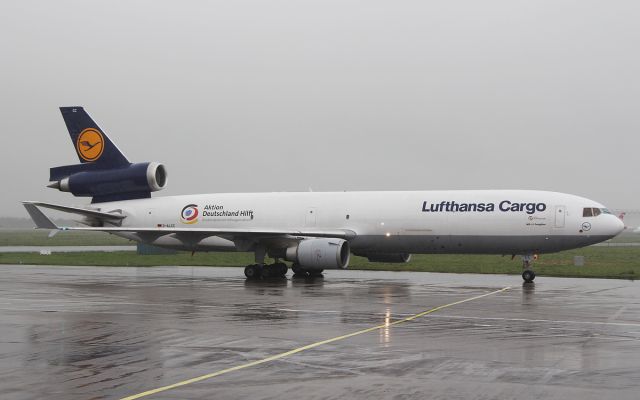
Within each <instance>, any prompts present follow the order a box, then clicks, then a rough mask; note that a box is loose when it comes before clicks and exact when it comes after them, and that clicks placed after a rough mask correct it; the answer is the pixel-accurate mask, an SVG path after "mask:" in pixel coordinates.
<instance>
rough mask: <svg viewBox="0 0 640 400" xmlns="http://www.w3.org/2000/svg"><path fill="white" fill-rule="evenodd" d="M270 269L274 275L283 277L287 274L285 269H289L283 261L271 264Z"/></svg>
mask: <svg viewBox="0 0 640 400" xmlns="http://www.w3.org/2000/svg"><path fill="white" fill-rule="evenodd" d="M271 268H272V271H273V272H274V275H277V276H281V277H284V276H286V275H287V270H288V269H289V267H287V264H285V263H275V264H273V265H272V266H271Z"/></svg>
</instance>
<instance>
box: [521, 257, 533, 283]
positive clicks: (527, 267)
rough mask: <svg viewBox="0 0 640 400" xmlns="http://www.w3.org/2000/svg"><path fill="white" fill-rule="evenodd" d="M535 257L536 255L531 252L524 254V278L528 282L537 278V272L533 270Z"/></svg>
mask: <svg viewBox="0 0 640 400" xmlns="http://www.w3.org/2000/svg"><path fill="white" fill-rule="evenodd" d="M533 259H534V256H533V255H531V254H527V255H524V256H522V269H523V271H522V279H524V281H525V282H526V283H531V282H533V280H534V279H536V273H535V272H533V268H532V265H533Z"/></svg>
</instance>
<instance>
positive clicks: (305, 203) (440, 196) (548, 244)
mask: <svg viewBox="0 0 640 400" xmlns="http://www.w3.org/2000/svg"><path fill="white" fill-rule="evenodd" d="M188 206H191V207H188ZM94 208H98V209H99V210H100V211H102V212H113V211H115V210H121V211H120V212H122V213H123V214H124V215H126V218H125V219H124V220H123V223H122V226H123V227H127V226H130V227H158V228H176V227H177V228H179V227H192V228H228V229H267V230H268V229H276V228H277V229H295V230H313V229H327V230H328V229H332V230H336V229H342V230H346V231H350V232H353V233H355V235H354V237H353V238H350V239H349V243H350V246H351V250H352V251H353V252H354V253H356V254H363V255H366V254H371V253H491V254H532V253H544V252H554V251H559V250H566V249H571V248H577V247H582V246H586V245H589V244H593V243H597V242H600V241H603V240H606V239H609V238H611V237H613V236H615V235H617V234H618V233H620V232H621V231H622V229H623V227H624V225H623V223H622V222H621V221H620V220H619V219H618V218H617V217H616V216H614V215H611V214H609V213H608V211H607V210H606V209H605V208H604V206H603V205H601V204H599V203H597V202H594V201H592V200H589V199H586V198H582V197H578V196H574V195H569V194H563V193H556V192H545V191H530V190H460V191H407V192H325V193H322V192H308V193H307V192H304V193H235V194H201V195H186V196H169V197H156V198H151V199H141V200H127V201H120V202H110V203H98V204H94ZM187 208H190V210H189V209H187ZM585 208H594V209H596V208H597V209H599V210H603V211H601V212H600V213H599V215H597V216H583V215H584V214H585V213H584V209H585ZM194 214H196V215H195V217H194ZM120 235H122V236H125V237H128V238H131V239H134V240H137V241H141V242H147V243H151V244H155V245H158V246H164V247H171V248H176V249H185V250H201V251H207V250H211V251H234V250H237V249H239V248H238V246H237V243H236V242H234V241H231V240H228V239H226V238H224V237H217V236H208V237H203V238H202V239H201V240H198V241H197V242H193V240H190V241H185V240H184V239H181V237H180V236H179V235H157V236H154V235H138V234H135V233H121V234H120ZM241 250H242V249H241Z"/></svg>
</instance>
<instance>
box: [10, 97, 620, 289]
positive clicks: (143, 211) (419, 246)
mask: <svg viewBox="0 0 640 400" xmlns="http://www.w3.org/2000/svg"><path fill="white" fill-rule="evenodd" d="M60 111H61V112H62V116H63V119H64V121H65V124H66V126H67V129H68V131H69V134H70V136H71V140H72V143H73V145H74V148H75V150H76V153H77V156H78V158H79V160H80V164H73V165H66V166H61V167H54V168H51V169H50V176H49V181H50V182H51V183H50V184H49V185H48V187H50V188H54V189H58V190H60V191H63V192H70V193H71V194H73V195H74V196H79V197H91V204H90V205H88V206H86V207H69V206H64V205H58V204H51V203H44V202H37V201H25V202H23V204H24V207H25V208H26V210H27V212H28V213H29V215H30V216H31V218H32V219H33V221H34V222H35V224H36V227H37V228H39V229H50V230H52V233H53V232H56V231H101V232H108V233H111V234H115V235H118V236H121V237H124V238H127V239H131V240H134V241H136V242H141V243H146V244H150V245H154V246H159V247H163V248H169V249H177V250H187V251H191V252H196V251H243V252H253V253H254V255H255V263H254V264H251V265H248V266H246V267H245V270H244V272H245V276H246V277H247V278H248V279H260V278H265V277H273V276H277V277H281V276H285V275H286V274H287V272H288V269H289V267H288V266H287V264H286V263H285V262H284V261H289V262H291V263H292V264H291V270H292V271H293V273H294V274H295V275H302V276H313V275H318V274H320V273H322V272H323V271H324V270H329V269H346V268H347V267H348V265H349V260H350V255H351V254H352V253H353V254H355V255H358V256H363V257H366V258H368V260H369V261H371V262H385V263H405V262H408V261H409V260H410V258H411V254H498V255H512V257H515V256H516V255H519V256H521V257H522V268H523V272H522V278H523V279H524V281H525V282H533V280H534V279H535V272H534V270H533V266H532V261H533V259H534V258H535V257H534V256H536V255H537V254H541V253H550V252H557V251H561V250H568V249H574V248H579V247H583V246H588V245H591V244H594V243H598V242H602V241H604V240H607V239H610V238H612V237H614V236H616V235H618V234H619V233H620V232H622V230H623V229H624V224H623V222H622V221H621V220H620V219H619V218H618V217H616V216H615V215H613V214H612V213H611V212H610V211H609V210H608V209H607V208H606V207H604V206H603V205H602V204H600V203H597V202H595V201H593V200H589V199H586V198H583V197H579V196H574V195H571V194H564V193H557V192H549V191H538V190H444V191H443V190H438V191H386V192H385V191H375V192H374V191H370V192H366V191H363V192H300V193H236V194H233V193H224V194H196V195H181V196H166V197H151V193H152V192H156V191H159V190H161V189H164V188H165V187H166V185H167V181H168V180H167V169H166V168H165V166H164V165H163V164H160V163H158V162H144V163H131V162H130V161H129V160H128V159H127V157H125V155H124V154H123V153H122V152H121V151H120V150H119V149H118V147H117V146H116V145H115V144H114V143H113V142H112V141H111V139H109V137H108V136H107V135H106V134H105V132H104V131H103V130H102V129H101V128H100V127H99V126H98V125H97V124H96V123H95V122H94V121H93V119H92V118H91V117H90V116H89V114H87V112H86V111H85V110H84V108H83V107H79V106H77V107H61V108H60ZM85 142H86V143H89V144H90V146H86V143H85ZM42 208H46V209H53V210H58V211H64V212H67V213H71V214H76V215H78V216H80V217H81V218H82V220H81V221H80V222H81V223H82V224H83V225H85V226H77V227H68V226H57V225H56V224H55V223H53V221H52V220H51V219H50V218H49V217H47V216H46V215H45V214H44V213H43V212H42V210H41V209H42ZM267 258H272V259H273V260H274V262H273V263H271V264H267V263H265V260H266V259H267Z"/></svg>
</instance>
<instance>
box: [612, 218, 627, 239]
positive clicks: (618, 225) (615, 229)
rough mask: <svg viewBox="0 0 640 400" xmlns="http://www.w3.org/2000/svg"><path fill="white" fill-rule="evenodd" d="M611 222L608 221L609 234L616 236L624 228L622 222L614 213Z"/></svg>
mask: <svg viewBox="0 0 640 400" xmlns="http://www.w3.org/2000/svg"><path fill="white" fill-rule="evenodd" d="M611 217H612V218H611V222H610V223H609V227H608V228H609V229H608V230H609V234H610V235H611V236H612V237H613V236H618V235H619V234H620V232H622V231H623V230H624V222H622V220H621V219H620V218H618V217H616V216H615V215H612V216H611Z"/></svg>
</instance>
